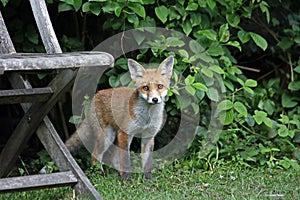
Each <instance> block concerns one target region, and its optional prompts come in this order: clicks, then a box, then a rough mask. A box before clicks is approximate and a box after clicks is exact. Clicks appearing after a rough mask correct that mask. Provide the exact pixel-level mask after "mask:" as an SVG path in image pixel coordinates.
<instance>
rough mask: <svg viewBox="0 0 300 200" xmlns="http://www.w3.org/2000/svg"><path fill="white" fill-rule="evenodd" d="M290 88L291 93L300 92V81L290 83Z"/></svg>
mask: <svg viewBox="0 0 300 200" xmlns="http://www.w3.org/2000/svg"><path fill="white" fill-rule="evenodd" d="M288 88H289V90H291V91H298V90H300V81H293V82H290V83H289V86H288Z"/></svg>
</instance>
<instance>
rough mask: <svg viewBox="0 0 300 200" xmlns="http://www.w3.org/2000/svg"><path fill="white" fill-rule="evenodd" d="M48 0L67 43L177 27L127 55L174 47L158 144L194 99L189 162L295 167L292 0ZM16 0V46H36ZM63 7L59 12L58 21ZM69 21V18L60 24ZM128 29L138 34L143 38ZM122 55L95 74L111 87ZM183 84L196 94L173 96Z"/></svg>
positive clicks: (158, 54) (158, 55)
mask: <svg viewBox="0 0 300 200" xmlns="http://www.w3.org/2000/svg"><path fill="white" fill-rule="evenodd" d="M1 1H2V3H3V4H4V5H5V4H6V3H7V0H1ZM47 3H48V6H49V9H50V11H51V14H52V18H53V19H54V21H55V28H56V30H57V34H58V35H59V37H60V42H61V45H62V46H63V48H64V50H65V51H76V50H82V49H84V48H85V49H92V48H93V47H95V45H96V44H97V42H101V41H103V40H104V39H105V38H107V37H109V36H112V35H114V34H116V33H121V32H122V31H126V30H129V29H133V28H143V27H163V28H166V29H169V30H176V31H178V32H181V33H183V35H177V36H174V35H173V36H170V37H167V38H166V37H161V38H160V39H159V40H156V41H155V42H152V43H148V45H150V47H151V48H149V49H146V50H145V49H142V50H139V51H136V52H132V53H130V55H128V56H130V57H133V58H135V59H137V60H139V61H141V62H143V61H144V62H157V63H158V62H160V61H161V60H162V59H163V58H165V57H166V56H167V55H169V54H173V55H175V53H176V57H175V59H176V66H175V72H176V73H175V75H174V84H173V86H172V88H171V90H170V92H169V100H168V102H167V112H168V115H169V118H168V122H167V125H166V126H165V128H164V130H163V132H164V133H165V134H161V135H164V136H160V137H159V138H158V141H159V142H158V144H159V143H160V144H161V145H163V144H165V143H166V141H169V140H170V139H171V138H172V137H173V136H174V135H172V134H171V133H172V132H174V130H173V129H174V128H173V127H172V126H171V125H172V124H176V123H177V122H178V120H180V109H181V110H184V108H185V107H187V106H188V105H191V106H192V108H193V109H192V110H193V112H195V113H196V114H197V113H200V114H201V115H200V116H201V117H200V123H199V127H198V128H197V131H196V133H195V139H194V141H193V143H192V144H191V147H190V149H189V152H188V154H186V155H185V161H184V162H185V166H186V167H192V168H204V169H207V168H208V167H213V165H212V164H213V163H215V162H225V161H233V162H240V163H242V164H244V165H247V166H248V165H253V164H258V165H267V166H269V167H283V168H290V167H293V168H297V169H300V166H299V165H298V162H299V160H300V147H299V143H300V131H299V130H300V107H299V102H300V97H299V93H300V57H299V52H300V51H299V47H300V24H299V23H300V17H299V16H300V15H299V14H300V13H299V12H300V4H299V3H297V2H295V1H292V0H286V1H284V2H282V1H280V0H265V1H261V0H237V1H233V0H189V1H184V0H178V1H167V0H159V1H155V0H89V1H82V0H60V1H52V0H47ZM10 4H11V5H10ZM20 4H21V1H15V0H14V1H11V2H9V3H8V4H7V10H9V11H10V14H9V17H10V18H11V20H15V21H13V22H14V23H13V22H12V23H11V24H10V25H9V27H10V29H11V30H13V31H14V34H15V35H13V39H14V41H15V45H16V47H17V48H18V49H20V50H22V51H41V48H40V45H39V44H40V41H39V40H40V39H39V37H38V34H37V31H36V29H35V28H34V26H33V24H34V22H33V21H31V22H30V23H26V22H21V20H19V19H18V18H17V17H14V15H16V11H17V10H18V9H19V8H18V6H19V5H20ZM12 11H14V12H12ZM4 13H5V9H4ZM62 16H63V17H65V19H64V20H63V21H61V22H60V21H59V19H62ZM13 17H14V18H13ZM23 20H24V19H23ZM25 20H27V18H25ZM30 20H31V19H28V21H30ZM66 21H67V22H68V24H71V25H74V27H75V28H71V30H67V28H64V26H65V22H66ZM71 25H70V26H71ZM63 31H65V32H63ZM184 36H188V37H189V38H192V39H193V41H197V44H200V46H199V45H197V44H195V43H194V42H191V43H189V44H186V43H185V40H184ZM134 39H135V40H136V42H137V43H139V44H141V43H143V41H144V40H145V38H142V37H136V38H134ZM169 47H173V48H174V49H177V50H176V52H170V51H166V50H167V49H168V48H169ZM187 48H188V49H189V51H187V50H186V49H187ZM124 61H125V60H124V58H119V59H118V60H116V66H115V67H114V68H113V69H111V70H110V71H108V72H107V73H106V76H105V77H103V80H101V83H102V84H104V85H105V84H107V85H108V84H109V86H111V87H116V86H118V85H120V84H128V74H126V71H127V66H126V62H124ZM195 63H196V64H195ZM176 74H177V75H176ZM178 76H181V77H183V81H180V78H178ZM176 77H177V78H176ZM216 88H217V89H216ZM180 91H185V92H186V93H188V94H189V95H191V96H194V97H195V98H196V99H197V103H195V102H193V101H192V100H191V99H190V98H182V99H181V101H178V96H180V95H178V94H179V93H180ZM176 95H177V96H176ZM214 106H215V109H213V110H214V112H212V108H213V107H214ZM189 111H190V110H189ZM215 116H217V117H215ZM213 117H215V118H214V119H217V120H218V123H219V124H221V125H222V127H223V129H222V131H220V132H218V131H216V132H210V130H209V129H210V122H211V118H213Z"/></svg>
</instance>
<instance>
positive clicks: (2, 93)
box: [0, 87, 53, 104]
mask: <svg viewBox="0 0 300 200" xmlns="http://www.w3.org/2000/svg"><path fill="white" fill-rule="evenodd" d="M51 94H53V91H52V89H51V88H50V87H45V88H33V89H14V90H0V104H15V103H24V102H32V103H33V102H42V101H46V100H47V99H49V98H50V97H51Z"/></svg>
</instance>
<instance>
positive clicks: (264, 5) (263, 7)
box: [259, 1, 270, 23]
mask: <svg viewBox="0 0 300 200" xmlns="http://www.w3.org/2000/svg"><path fill="white" fill-rule="evenodd" d="M259 7H260V10H261V12H263V13H266V17H267V22H268V23H270V12H269V8H268V7H269V5H268V3H267V2H265V1H262V2H261V3H260V4H259Z"/></svg>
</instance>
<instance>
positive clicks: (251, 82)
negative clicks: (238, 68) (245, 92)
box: [245, 79, 257, 87]
mask: <svg viewBox="0 0 300 200" xmlns="http://www.w3.org/2000/svg"><path fill="white" fill-rule="evenodd" d="M245 86H246V87H256V86H257V81H256V80H253V79H247V80H246V82H245Z"/></svg>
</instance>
